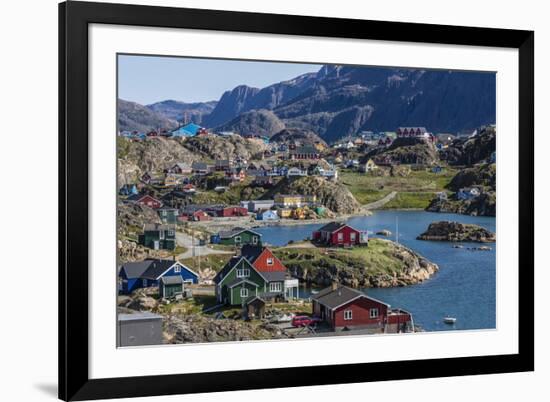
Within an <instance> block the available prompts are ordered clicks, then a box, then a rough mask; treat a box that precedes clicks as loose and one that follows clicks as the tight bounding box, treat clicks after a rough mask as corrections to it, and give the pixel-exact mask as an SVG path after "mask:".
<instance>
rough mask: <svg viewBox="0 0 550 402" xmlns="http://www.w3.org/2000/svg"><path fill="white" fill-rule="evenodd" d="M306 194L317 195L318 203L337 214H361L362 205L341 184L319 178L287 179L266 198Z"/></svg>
mask: <svg viewBox="0 0 550 402" xmlns="http://www.w3.org/2000/svg"><path fill="white" fill-rule="evenodd" d="M277 193H279V194H304V195H315V196H316V197H317V202H318V203H320V204H322V205H324V206H325V207H326V208H328V209H329V210H331V211H332V212H334V213H337V214H353V213H356V212H359V211H360V209H361V204H359V202H358V201H357V200H356V199H355V197H354V196H353V194H351V192H350V191H349V190H348V189H347V188H346V186H344V185H343V184H341V183H338V182H333V181H328V180H326V179H324V178H322V177H319V176H308V177H300V178H297V179H288V178H285V179H283V180H281V181H280V182H279V183H278V184H277V186H276V187H275V188H274V189H273V190H271V191H270V192H269V193H268V194H267V195H266V196H264V198H268V197H269V196H272V195H273V194H277Z"/></svg>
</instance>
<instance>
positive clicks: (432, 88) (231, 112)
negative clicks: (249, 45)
mask: <svg viewBox="0 0 550 402" xmlns="http://www.w3.org/2000/svg"><path fill="white" fill-rule="evenodd" d="M495 94H496V81H495V75H494V74H489V73H476V72H459V71H453V72H449V71H442V70H412V69H399V68H380V67H354V66H336V65H332V66H324V67H323V68H321V70H320V71H319V72H318V73H317V74H305V75H302V76H300V77H297V78H295V79H294V80H289V81H285V82H281V83H278V84H274V85H271V86H268V87H266V88H263V89H258V88H250V87H246V86H238V87H236V88H235V89H233V90H232V91H228V92H226V93H225V94H223V96H222V97H221V99H220V101H219V102H218V104H217V105H216V108H215V109H214V110H213V111H212V113H211V114H210V115H209V116H208V117H207V118H206V119H205V124H207V125H208V127H217V126H220V125H223V124H225V123H227V122H229V121H231V120H233V119H234V118H235V117H237V116H238V115H240V114H242V113H245V112H248V111H250V110H254V109H256V110H257V109H269V110H272V111H273V112H274V113H275V115H276V116H277V117H278V118H279V119H280V120H281V121H282V122H283V123H284V124H285V126H286V127H287V128H302V129H309V130H311V131H314V132H317V133H319V134H320V135H321V137H323V138H324V139H325V140H326V141H328V142H331V141H334V140H336V139H338V138H341V137H344V136H346V135H348V134H351V133H355V132H358V131H361V130H363V129H370V130H375V131H393V130H395V128H396V127H397V126H407V125H413V126H414V125H422V126H426V127H427V128H428V129H429V130H430V131H433V132H458V131H460V130H463V129H469V128H474V127H477V126H481V125H484V124H490V123H494V122H495V111H496V107H495V105H496V100H495V98H496V95H495ZM457 110H460V113H456V111H457Z"/></svg>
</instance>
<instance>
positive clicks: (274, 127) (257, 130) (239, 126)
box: [216, 109, 285, 137]
mask: <svg viewBox="0 0 550 402" xmlns="http://www.w3.org/2000/svg"><path fill="white" fill-rule="evenodd" d="M284 128H285V124H284V123H283V122H282V121H281V120H279V118H278V117H277V116H276V115H275V114H274V113H273V112H272V111H270V110H266V109H260V110H251V111H249V112H245V113H243V114H241V115H239V116H238V117H236V118H234V119H233V120H231V121H230V122H228V123H226V124H224V125H222V126H219V127H217V128H216V130H217V131H234V132H236V133H239V134H242V135H253V134H256V135H262V136H268V137H271V136H272V135H273V134H275V133H277V132H279V131H281V130H282V129H284Z"/></svg>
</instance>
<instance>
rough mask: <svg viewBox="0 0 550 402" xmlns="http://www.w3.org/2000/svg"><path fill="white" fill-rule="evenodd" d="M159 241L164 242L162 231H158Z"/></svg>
mask: <svg viewBox="0 0 550 402" xmlns="http://www.w3.org/2000/svg"><path fill="white" fill-rule="evenodd" d="M159 239H160V240H164V230H159Z"/></svg>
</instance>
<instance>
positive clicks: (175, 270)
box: [174, 265, 181, 274]
mask: <svg viewBox="0 0 550 402" xmlns="http://www.w3.org/2000/svg"><path fill="white" fill-rule="evenodd" d="M174 272H175V273H176V274H179V273H180V272H181V266H179V265H176V266H175V267H174Z"/></svg>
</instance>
